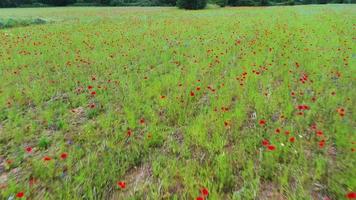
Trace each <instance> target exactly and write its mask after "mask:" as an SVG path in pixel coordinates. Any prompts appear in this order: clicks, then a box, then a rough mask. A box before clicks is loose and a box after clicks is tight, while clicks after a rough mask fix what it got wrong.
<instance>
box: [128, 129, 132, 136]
mask: <svg viewBox="0 0 356 200" xmlns="http://www.w3.org/2000/svg"><path fill="white" fill-rule="evenodd" d="M131 135H132V131H131V130H130V129H129V130H128V131H127V136H129V137H130V136H131Z"/></svg>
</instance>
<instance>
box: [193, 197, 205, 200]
mask: <svg viewBox="0 0 356 200" xmlns="http://www.w3.org/2000/svg"><path fill="white" fill-rule="evenodd" d="M195 200H204V197H197V198H196V199H195Z"/></svg>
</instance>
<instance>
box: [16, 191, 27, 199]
mask: <svg viewBox="0 0 356 200" xmlns="http://www.w3.org/2000/svg"><path fill="white" fill-rule="evenodd" d="M24 196H25V193H24V192H19V193H17V194H16V197H17V198H22V197H24Z"/></svg>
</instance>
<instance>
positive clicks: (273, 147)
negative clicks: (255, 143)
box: [267, 145, 276, 151]
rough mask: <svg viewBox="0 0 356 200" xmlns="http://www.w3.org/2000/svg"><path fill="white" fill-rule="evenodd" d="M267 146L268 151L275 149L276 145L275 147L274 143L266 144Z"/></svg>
mask: <svg viewBox="0 0 356 200" xmlns="http://www.w3.org/2000/svg"><path fill="white" fill-rule="evenodd" d="M267 148H268V150H270V151H274V150H276V147H275V146H274V145H268V146H267Z"/></svg>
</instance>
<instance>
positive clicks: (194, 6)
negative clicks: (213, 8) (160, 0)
mask: <svg viewBox="0 0 356 200" xmlns="http://www.w3.org/2000/svg"><path fill="white" fill-rule="evenodd" d="M206 4H207V0H177V6H178V8H184V9H189V10H198V9H203V8H205V6H206Z"/></svg>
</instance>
